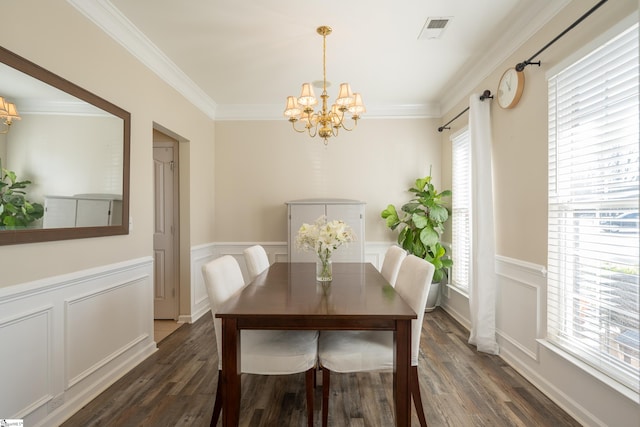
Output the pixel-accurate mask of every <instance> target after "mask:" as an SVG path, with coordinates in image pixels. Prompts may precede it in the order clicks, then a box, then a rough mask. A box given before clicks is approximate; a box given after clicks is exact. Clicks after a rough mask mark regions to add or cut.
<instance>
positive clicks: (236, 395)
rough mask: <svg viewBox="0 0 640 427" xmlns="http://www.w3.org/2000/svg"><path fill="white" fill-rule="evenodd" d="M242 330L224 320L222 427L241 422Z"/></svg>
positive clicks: (230, 321) (230, 320) (235, 425)
mask: <svg viewBox="0 0 640 427" xmlns="http://www.w3.org/2000/svg"><path fill="white" fill-rule="evenodd" d="M240 366H241V365H240V329H238V322H237V320H236V319H233V318H226V317H223V318H222V388H223V391H222V392H223V395H222V396H223V399H222V402H223V406H222V425H223V426H225V427H237V426H238V424H239V422H240V374H241V369H240Z"/></svg>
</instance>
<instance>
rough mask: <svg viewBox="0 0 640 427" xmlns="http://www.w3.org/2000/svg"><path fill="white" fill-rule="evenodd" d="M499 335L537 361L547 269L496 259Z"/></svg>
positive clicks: (501, 258) (511, 260)
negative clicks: (545, 270)
mask: <svg viewBox="0 0 640 427" xmlns="http://www.w3.org/2000/svg"><path fill="white" fill-rule="evenodd" d="M496 273H497V274H496V276H497V280H498V283H497V295H498V296H497V305H496V326H497V332H498V336H499V337H500V338H502V339H503V340H505V341H507V342H509V343H510V344H511V345H513V346H514V347H515V348H517V349H518V350H520V351H521V352H522V353H523V354H525V355H527V356H528V357H530V358H531V359H533V360H538V342H537V341H536V340H537V339H538V338H539V337H540V333H541V331H540V325H541V324H542V316H543V313H542V311H541V306H542V301H541V299H542V293H541V289H542V286H543V285H544V280H545V277H544V268H543V267H541V266H534V265H531V264H524V263H522V262H521V261H517V260H513V259H509V258H506V257H498V258H497V260H496Z"/></svg>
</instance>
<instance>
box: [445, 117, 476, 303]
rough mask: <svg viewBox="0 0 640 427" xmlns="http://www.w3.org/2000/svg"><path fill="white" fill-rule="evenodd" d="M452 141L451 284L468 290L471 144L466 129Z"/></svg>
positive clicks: (454, 136) (453, 137)
mask: <svg viewBox="0 0 640 427" xmlns="http://www.w3.org/2000/svg"><path fill="white" fill-rule="evenodd" d="M451 141H452V144H453V148H452V150H453V155H452V160H453V167H452V170H453V177H452V181H453V182H452V193H453V194H452V200H451V202H452V209H451V211H452V212H451V217H452V218H451V222H452V231H451V237H452V239H451V240H452V242H451V243H452V244H451V246H452V248H451V257H452V260H453V267H452V269H451V280H450V284H451V285H452V286H455V287H457V288H459V289H461V290H464V291H468V290H469V282H470V277H469V274H470V271H469V269H470V265H471V143H470V141H469V131H468V130H467V129H465V130H463V131H462V132H458V133H457V134H455V135H453V136H452V137H451Z"/></svg>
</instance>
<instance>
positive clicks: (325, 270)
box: [316, 258, 333, 282]
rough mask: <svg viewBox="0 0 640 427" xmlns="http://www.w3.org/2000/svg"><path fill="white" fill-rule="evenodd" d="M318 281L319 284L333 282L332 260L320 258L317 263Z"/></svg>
mask: <svg viewBox="0 0 640 427" xmlns="http://www.w3.org/2000/svg"><path fill="white" fill-rule="evenodd" d="M316 280H317V281H318V282H330V281H331V280H333V264H332V263H331V258H318V260H317V261H316Z"/></svg>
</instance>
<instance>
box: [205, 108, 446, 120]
mask: <svg viewBox="0 0 640 427" xmlns="http://www.w3.org/2000/svg"><path fill="white" fill-rule="evenodd" d="M282 112H283V106H282V105H273V104H271V105H252V104H233V105H232V104H219V105H218V108H217V109H216V117H215V119H216V120H218V121H231V120H284V116H283V114H282ZM440 117H441V111H440V106H439V105H437V104H417V105H392V106H375V105H368V106H367V112H366V113H365V115H363V119H422V118H428V119H433V118H440Z"/></svg>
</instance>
